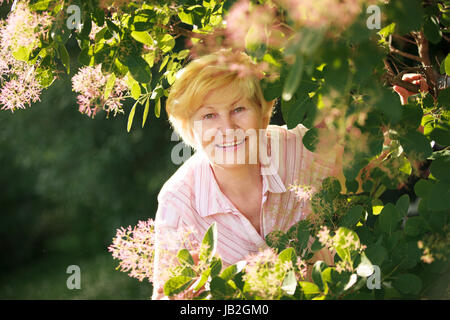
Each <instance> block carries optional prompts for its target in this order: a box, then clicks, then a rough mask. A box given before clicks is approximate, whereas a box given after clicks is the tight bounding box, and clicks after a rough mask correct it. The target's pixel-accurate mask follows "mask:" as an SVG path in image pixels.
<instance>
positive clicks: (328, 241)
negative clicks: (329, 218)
mask: <svg viewBox="0 0 450 320" xmlns="http://www.w3.org/2000/svg"><path fill="white" fill-rule="evenodd" d="M317 237H318V238H319V242H320V243H321V244H323V245H324V246H326V247H328V248H331V247H332V246H333V239H332V238H331V236H330V230H329V229H328V228H327V227H326V226H322V227H321V228H320V231H319V232H318V233H317Z"/></svg>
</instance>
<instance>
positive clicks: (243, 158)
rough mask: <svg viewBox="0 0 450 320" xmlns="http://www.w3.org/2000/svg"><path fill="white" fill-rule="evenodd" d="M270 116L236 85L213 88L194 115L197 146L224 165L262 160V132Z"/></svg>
mask: <svg viewBox="0 0 450 320" xmlns="http://www.w3.org/2000/svg"><path fill="white" fill-rule="evenodd" d="M268 123H269V117H267V116H263V114H262V111H261V108H260V106H258V105H256V103H255V102H253V101H251V100H249V99H247V98H246V97H245V96H244V95H243V94H242V93H241V92H239V89H238V88H236V86H233V85H228V86H226V87H223V88H221V89H218V90H213V91H211V92H210V93H209V94H208V95H207V96H206V98H205V99H204V101H203V104H202V105H201V106H200V108H199V109H197V110H196V112H195V113H194V115H193V116H192V117H191V128H193V134H194V138H195V141H197V148H198V149H200V150H202V151H204V152H205V153H206V155H207V156H208V158H209V159H210V161H211V162H212V163H214V164H216V165H220V166H222V167H230V166H231V167H233V166H238V165H249V164H256V163H258V156H257V155H258V146H259V134H260V130H261V129H266V128H267V125H268Z"/></svg>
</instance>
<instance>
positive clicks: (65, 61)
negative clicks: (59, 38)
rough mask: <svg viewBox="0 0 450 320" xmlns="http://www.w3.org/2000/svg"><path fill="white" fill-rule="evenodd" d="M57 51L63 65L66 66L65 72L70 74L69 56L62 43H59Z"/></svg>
mask: <svg viewBox="0 0 450 320" xmlns="http://www.w3.org/2000/svg"><path fill="white" fill-rule="evenodd" d="M58 52H59V57H60V58H61V61H62V63H63V65H64V66H65V67H66V70H67V74H70V57H69V52H67V49H66V46H65V45H63V44H61V45H59V46H58Z"/></svg>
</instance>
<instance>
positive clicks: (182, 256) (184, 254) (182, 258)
mask: <svg viewBox="0 0 450 320" xmlns="http://www.w3.org/2000/svg"><path fill="white" fill-rule="evenodd" d="M177 258H178V261H179V262H180V263H181V265H186V264H188V265H191V266H192V265H194V259H193V258H192V256H191V254H190V253H189V250H187V249H180V250H179V251H178V254H177Z"/></svg>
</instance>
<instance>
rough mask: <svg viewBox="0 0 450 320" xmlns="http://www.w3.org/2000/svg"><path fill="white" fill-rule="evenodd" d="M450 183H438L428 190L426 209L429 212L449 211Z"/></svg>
mask: <svg viewBox="0 0 450 320" xmlns="http://www.w3.org/2000/svg"><path fill="white" fill-rule="evenodd" d="M448 199H450V182H447V181H440V182H438V183H436V184H435V185H434V186H433V187H432V188H431V190H430V194H429V198H428V209H430V210H431V211H443V210H448V209H450V201H448Z"/></svg>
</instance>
